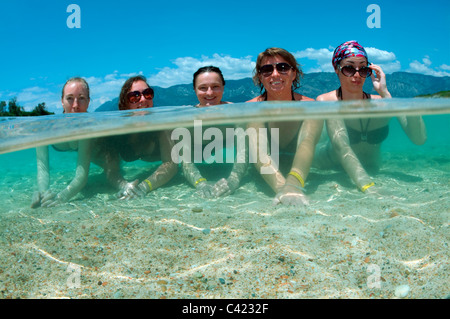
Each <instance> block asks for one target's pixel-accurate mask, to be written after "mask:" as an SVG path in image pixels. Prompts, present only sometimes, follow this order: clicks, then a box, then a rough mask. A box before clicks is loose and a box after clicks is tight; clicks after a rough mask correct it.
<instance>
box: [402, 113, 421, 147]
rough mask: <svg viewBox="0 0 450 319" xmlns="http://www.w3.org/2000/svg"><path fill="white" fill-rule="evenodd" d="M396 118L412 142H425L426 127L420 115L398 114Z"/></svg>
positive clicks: (419, 143)
mask: <svg viewBox="0 0 450 319" xmlns="http://www.w3.org/2000/svg"><path fill="white" fill-rule="evenodd" d="M397 120H398V121H399V122H400V125H401V127H402V128H403V130H404V131H405V133H406V135H408V137H409V139H410V140H411V141H412V142H413V143H414V144H416V145H422V144H424V143H425V142H426V140H427V129H426V127H425V123H424V121H423V119H422V117H421V116H399V117H397Z"/></svg>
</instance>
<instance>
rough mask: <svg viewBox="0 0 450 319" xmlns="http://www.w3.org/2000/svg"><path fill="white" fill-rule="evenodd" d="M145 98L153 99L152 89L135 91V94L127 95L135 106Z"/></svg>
mask: <svg viewBox="0 0 450 319" xmlns="http://www.w3.org/2000/svg"><path fill="white" fill-rule="evenodd" d="M142 95H143V96H144V97H145V99H146V100H151V99H153V89H152V88H146V89H145V90H144V91H142V92H139V91H133V92H129V93H128V94H127V99H128V102H130V103H132V104H134V103H137V102H139V101H140V100H141V96H142Z"/></svg>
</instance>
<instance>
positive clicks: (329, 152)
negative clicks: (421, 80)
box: [315, 41, 427, 193]
mask: <svg viewBox="0 0 450 319" xmlns="http://www.w3.org/2000/svg"><path fill="white" fill-rule="evenodd" d="M332 63H333V67H334V70H335V72H336V74H337V76H338V77H339V81H340V84H341V86H340V88H338V89H337V90H334V91H331V92H328V93H325V94H322V95H320V96H318V97H317V101H340V100H364V99H381V98H391V94H390V93H389V91H388V89H387V86H386V75H385V74H384V72H383V70H382V69H381V67H380V66H378V65H374V64H370V63H369V61H368V57H367V53H366V51H365V50H364V48H363V47H362V46H361V45H360V44H359V43H358V42H356V41H348V42H344V43H343V44H341V45H340V46H338V47H337V48H336V49H335V50H334V53H333V58H332ZM369 76H370V77H371V79H372V83H373V87H374V89H375V90H376V91H377V93H378V94H379V95H371V94H368V93H366V92H364V91H363V85H364V82H365V80H366V78H368V77H369ZM389 120H390V119H389V118H364V119H345V120H339V119H332V120H327V121H326V128H327V131H328V136H329V138H330V142H331V143H328V144H326V145H325V146H323V147H320V148H318V150H317V155H316V158H315V164H316V165H317V166H318V167H320V168H332V167H334V166H335V165H336V164H338V163H341V165H342V166H343V168H344V169H345V171H346V172H347V174H348V175H349V176H350V178H351V179H352V181H353V182H354V183H355V184H356V185H357V187H358V188H359V189H360V190H361V191H362V192H363V193H364V192H368V193H369V192H375V193H376V187H374V186H375V183H374V182H373V181H372V180H371V178H370V177H369V175H368V174H367V172H366V170H369V169H370V170H373V171H374V172H376V171H377V170H378V168H379V155H380V145H381V143H382V142H383V141H384V140H385V139H386V138H387V136H388V133H389ZM398 120H399V122H400V124H401V126H402V128H403V130H404V131H405V132H406V134H407V135H408V137H409V138H410V139H411V141H412V142H413V143H414V144H417V145H421V144H423V143H425V141H426V138H427V137H426V129H425V125H424V122H423V120H422V118H421V117H420V116H411V117H406V116H401V117H398Z"/></svg>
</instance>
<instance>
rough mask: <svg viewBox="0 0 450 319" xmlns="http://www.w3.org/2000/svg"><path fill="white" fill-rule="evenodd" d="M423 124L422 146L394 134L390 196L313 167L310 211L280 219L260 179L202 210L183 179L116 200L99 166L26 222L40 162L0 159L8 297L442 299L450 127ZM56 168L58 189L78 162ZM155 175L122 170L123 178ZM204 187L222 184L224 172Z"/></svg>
mask: <svg viewBox="0 0 450 319" xmlns="http://www.w3.org/2000/svg"><path fill="white" fill-rule="evenodd" d="M424 121H425V124H426V126H427V133H428V140H427V142H426V143H425V144H424V145H422V146H416V145H414V144H412V143H411V142H410V141H409V139H408V138H407V137H406V135H405V134H404V132H403V131H402V130H401V128H400V126H399V124H398V123H397V121H396V120H392V121H391V123H390V128H391V129H390V133H389V137H388V138H387V140H386V141H385V142H384V143H383V145H382V158H383V165H382V168H381V170H380V172H379V173H378V174H376V175H374V176H373V178H374V180H375V183H377V184H378V185H381V187H382V188H383V191H382V192H381V197H378V198H376V197H371V196H368V195H366V194H363V193H361V192H359V191H358V190H357V189H356V187H355V186H354V185H353V184H352V183H351V181H350V179H349V178H348V177H347V175H346V174H345V173H344V172H343V171H335V170H329V171H328V170H327V171H324V170H318V169H315V168H313V169H312V170H311V173H310V176H309V177H308V181H307V184H306V194H307V196H308V197H309V199H310V205H309V206H307V207H306V208H293V207H283V206H272V199H273V197H274V194H273V193H272V191H271V190H270V189H269V188H268V187H267V186H266V185H265V183H264V182H263V180H262V179H261V178H260V176H259V175H258V174H257V173H256V171H255V170H254V169H251V170H250V171H249V174H248V175H247V176H246V177H245V179H244V181H243V183H242V186H241V187H240V188H239V189H238V190H237V191H236V192H235V193H234V194H233V195H230V196H227V197H224V198H219V199H211V200H205V199H203V198H200V197H198V196H197V195H196V194H195V191H194V189H193V188H192V187H191V186H190V185H188V184H187V183H186V181H185V180H184V178H183V176H182V175H181V173H180V172H179V173H178V174H177V176H176V177H175V178H174V179H173V180H172V181H171V182H170V183H169V184H168V185H167V186H165V187H162V188H160V189H158V190H156V191H154V192H152V193H150V194H148V195H147V196H146V197H145V198H140V199H135V200H130V201H120V200H118V199H116V198H115V194H114V190H113V189H111V188H110V187H108V186H107V185H106V181H105V179H104V176H103V174H102V170H101V169H100V168H99V167H97V166H95V165H92V166H91V171H90V176H89V182H88V185H87V186H86V187H85V189H84V190H83V191H82V192H81V194H79V195H77V196H76V197H75V198H73V199H72V200H71V201H70V202H69V203H66V204H63V205H60V206H57V207H52V208H38V209H31V208H30V203H31V196H32V193H33V191H34V190H35V189H36V158H35V151H34V149H25V150H21V151H16V152H11V153H6V154H2V155H0V174H1V176H2V179H1V182H0V183H1V184H0V188H1V191H0V200H1V203H2V207H1V208H0V247H1V249H0V256H1V257H0V258H1V260H2V263H1V265H0V298H395V297H396V294H395V291H396V288H398V287H400V286H402V285H407V286H408V287H409V293H408V295H407V296H406V298H445V297H446V296H448V295H449V293H450V291H449V290H448V287H449V284H450V280H449V273H450V272H449V269H448V268H449V264H448V258H449V250H448V243H449V234H450V233H449V229H448V227H449V221H450V219H449V217H450V208H449V207H450V205H449V201H448V198H449V193H450V182H449V181H450V134H449V133H450V129H449V128H450V115H449V114H436V115H426V116H424ZM50 162H51V177H52V185H53V186H54V187H55V188H56V189H61V188H62V187H64V185H66V184H67V183H68V182H69V181H70V180H71V178H72V177H73V174H74V169H75V164H76V153H74V152H56V151H54V150H53V149H51V150H50ZM158 164H159V163H145V162H140V161H137V162H133V163H125V164H124V172H125V177H126V178H128V179H132V178H133V177H135V176H137V175H139V174H140V173H141V172H142V170H144V169H145V170H146V169H149V168H150V169H154V168H156V167H157V166H158ZM208 167H210V166H208ZM208 167H205V169H208ZM208 174H210V176H211V178H212V179H214V176H216V177H217V179H219V178H221V177H224V175H223V174H224V173H223V172H221V171H220V170H217V167H216V168H213V169H210V170H209V172H208ZM73 269H75V270H76V271H73ZM77 271H78V272H77ZM374 278H375V279H377V281H376V283H377V285H373V284H371V280H373V279H374ZM77 280H78V281H77Z"/></svg>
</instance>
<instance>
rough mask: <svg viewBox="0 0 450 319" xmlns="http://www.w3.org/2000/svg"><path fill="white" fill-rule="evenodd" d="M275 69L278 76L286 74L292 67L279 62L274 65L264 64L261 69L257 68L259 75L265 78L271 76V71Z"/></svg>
mask: <svg viewBox="0 0 450 319" xmlns="http://www.w3.org/2000/svg"><path fill="white" fill-rule="evenodd" d="M274 66H275V68H276V69H277V71H278V73H280V74H287V73H288V72H289V70H290V69H292V66H290V65H289V64H288V63H285V62H279V63H274V64H265V65H263V66H262V67H260V68H259V73H261V74H262V75H263V76H265V77H267V76H270V75H272V73H273V70H274V69H275V68H274Z"/></svg>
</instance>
